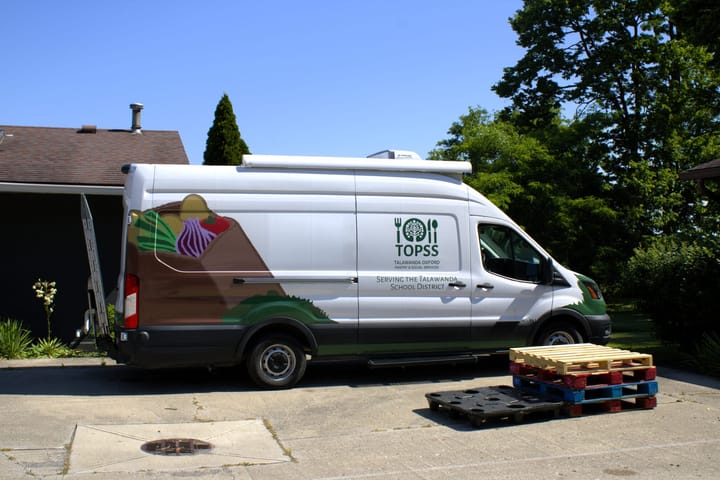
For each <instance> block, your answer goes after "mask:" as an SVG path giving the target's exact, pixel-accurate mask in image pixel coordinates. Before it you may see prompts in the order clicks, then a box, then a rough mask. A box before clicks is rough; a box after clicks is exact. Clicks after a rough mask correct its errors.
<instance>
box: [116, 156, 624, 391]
mask: <svg viewBox="0 0 720 480" xmlns="http://www.w3.org/2000/svg"><path fill="white" fill-rule="evenodd" d="M124 171H125V172H126V173H127V181H126V184H125V191H124V207H125V213H126V218H127V222H126V225H125V227H124V230H123V234H124V237H125V238H124V242H123V245H124V247H123V252H122V268H121V278H120V282H119V285H118V290H119V295H118V304H117V305H116V312H117V318H119V319H121V320H120V322H119V323H120V325H118V326H117V332H116V333H117V338H118V349H119V351H118V356H119V358H118V359H119V360H120V361H121V362H125V363H128V364H132V365H138V366H141V367H150V368H154V367H167V366H191V365H236V364H244V365H245V366H246V368H247V370H248V372H249V375H250V377H251V378H252V379H253V381H255V382H256V383H257V384H259V385H261V386H269V387H276V388H278V387H289V386H292V385H293V384H295V383H296V382H298V380H300V378H301V377H302V376H303V373H304V371H305V367H306V363H307V361H308V360H311V361H320V360H350V359H354V360H358V359H361V360H363V361H367V362H368V363H369V364H370V365H372V366H383V365H396V364H412V363H425V362H443V361H452V362H458V361H461V360H472V359H475V358H476V357H477V356H478V355H480V354H487V353H491V352H499V351H500V352H501V351H506V350H507V349H508V348H509V347H513V346H522V345H536V344H558V343H577V342H594V343H599V344H604V343H606V342H607V341H608V340H609V337H610V318H609V316H608V315H607V313H606V311H605V302H604V300H603V298H602V295H601V293H600V290H599V289H598V286H597V285H596V284H595V282H593V281H592V280H590V279H589V278H587V277H585V276H582V275H579V274H577V273H574V272H571V271H569V270H568V269H566V268H564V267H562V266H561V265H559V264H557V263H555V262H553V260H552V258H551V257H550V256H549V255H548V254H547V253H546V252H545V251H544V250H543V249H542V248H541V247H540V246H539V245H538V244H536V243H535V242H534V241H533V239H532V238H530V237H529V236H528V235H527V234H525V233H524V232H523V231H522V229H521V228H519V227H518V226H517V225H516V224H515V223H514V222H513V221H512V220H511V219H510V218H509V217H508V216H507V215H505V214H504V213H503V212H501V211H500V210H499V209H498V208H497V207H495V206H494V205H493V204H492V203H490V202H489V201H488V200H487V199H486V198H485V197H484V196H482V195H481V194H479V193H478V192H476V191H474V190H472V189H471V188H469V187H468V186H467V185H465V184H464V183H463V182H462V175H463V174H464V173H468V172H469V171H470V165H469V164H468V163H467V162H448V161H429V160H403V159H381V158H334V157H291V156H269V155H246V156H245V157H244V158H243V164H242V165H241V166H205V165H147V164H133V165H128V166H126V167H124Z"/></svg>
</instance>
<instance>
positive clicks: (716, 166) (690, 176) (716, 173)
mask: <svg viewBox="0 0 720 480" xmlns="http://www.w3.org/2000/svg"><path fill="white" fill-rule="evenodd" d="M680 180H695V182H696V183H697V186H698V191H699V192H700V193H702V194H704V195H706V196H707V197H709V198H710V199H712V200H716V201H717V200H720V192H717V191H714V190H710V189H708V188H707V186H706V182H707V181H708V180H711V181H712V180H715V181H717V180H720V158H717V159H715V160H711V161H709V162H706V163H701V164H700V165H697V166H695V167H693V168H690V169H688V170H685V171H684V172H681V173H680Z"/></svg>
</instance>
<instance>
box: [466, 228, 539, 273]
mask: <svg viewBox="0 0 720 480" xmlns="http://www.w3.org/2000/svg"><path fill="white" fill-rule="evenodd" d="M478 237H479V238H480V252H481V254H482V262H483V266H484V268H485V270H487V271H488V272H490V273H494V274H496V275H501V276H503V277H508V278H513V279H515V280H521V281H523V282H539V281H540V280H541V278H542V262H543V256H542V255H540V253H539V252H538V251H537V250H535V249H534V248H533V247H532V245H530V244H529V243H528V242H527V241H526V240H525V239H524V238H522V237H521V236H520V235H519V234H518V233H517V232H515V231H514V230H512V229H510V228H508V227H504V226H500V225H486V224H485V225H478Z"/></svg>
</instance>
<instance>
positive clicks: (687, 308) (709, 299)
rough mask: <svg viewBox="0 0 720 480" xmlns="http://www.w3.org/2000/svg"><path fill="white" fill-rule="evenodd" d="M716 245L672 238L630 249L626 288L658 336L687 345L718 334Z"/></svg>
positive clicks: (719, 282) (718, 262)
mask: <svg viewBox="0 0 720 480" xmlns="http://www.w3.org/2000/svg"><path fill="white" fill-rule="evenodd" d="M716 252H718V245H712V244H707V245H701V244H698V243H688V242H682V241H679V240H676V239H674V238H672V237H662V238H657V239H655V240H654V241H653V242H652V243H650V244H649V245H648V246H647V247H645V248H638V249H636V250H635V253H634V255H633V257H632V258H631V259H630V261H629V262H628V266H627V269H626V270H625V272H624V275H623V283H624V286H625V287H626V289H627V292H628V293H630V294H631V295H632V296H633V297H635V298H636V299H637V301H638V306H639V308H640V309H641V310H642V311H644V312H647V313H648V314H649V315H650V316H651V317H652V319H653V321H654V322H655V329H656V332H657V334H658V336H659V338H660V339H661V340H665V341H669V342H675V343H680V344H681V345H683V346H684V347H686V348H690V347H691V346H693V345H694V344H696V343H697V342H698V341H699V340H700V338H702V336H703V334H704V333H705V332H718V331H720V328H719V327H720V325H718V322H717V320H716V318H717V312H718V311H720V294H719V293H720V257H718V254H717V253H716Z"/></svg>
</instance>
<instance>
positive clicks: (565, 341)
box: [537, 322, 584, 345]
mask: <svg viewBox="0 0 720 480" xmlns="http://www.w3.org/2000/svg"><path fill="white" fill-rule="evenodd" d="M583 341H584V340H583V337H582V335H580V332H578V331H577V329H576V328H575V327H573V326H572V325H570V324H568V323H565V322H558V323H553V324H551V325H548V326H547V327H546V328H544V329H543V330H542V332H540V335H538V339H537V344H538V345H571V344H573V343H582V342H583Z"/></svg>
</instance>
